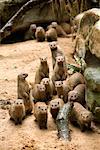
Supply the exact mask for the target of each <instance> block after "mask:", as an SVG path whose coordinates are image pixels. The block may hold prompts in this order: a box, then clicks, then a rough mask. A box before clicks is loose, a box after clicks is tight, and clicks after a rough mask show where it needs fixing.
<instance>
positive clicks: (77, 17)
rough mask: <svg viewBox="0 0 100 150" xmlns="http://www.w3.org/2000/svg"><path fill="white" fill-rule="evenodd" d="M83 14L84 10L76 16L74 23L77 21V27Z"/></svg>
mask: <svg viewBox="0 0 100 150" xmlns="http://www.w3.org/2000/svg"><path fill="white" fill-rule="evenodd" d="M83 16H84V12H83V13H80V14H78V15H77V16H76V17H75V18H74V23H75V25H76V26H77V27H79V25H80V21H81V19H82V17H83Z"/></svg>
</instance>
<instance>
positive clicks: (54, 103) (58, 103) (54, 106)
mask: <svg viewBox="0 0 100 150" xmlns="http://www.w3.org/2000/svg"><path fill="white" fill-rule="evenodd" d="M63 105H64V102H63V100H62V99H60V98H56V99H53V100H51V101H50V104H49V106H50V113H51V115H52V117H53V119H56V117H57V115H58V112H59V110H60V109H61V108H62V107H63Z"/></svg>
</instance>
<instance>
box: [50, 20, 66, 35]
mask: <svg viewBox="0 0 100 150" xmlns="http://www.w3.org/2000/svg"><path fill="white" fill-rule="evenodd" d="M51 28H54V29H56V32H57V36H58V37H67V34H66V32H65V31H64V30H63V28H62V27H61V26H60V25H59V24H58V23H57V22H52V23H51V24H50V25H49V26H48V29H51Z"/></svg>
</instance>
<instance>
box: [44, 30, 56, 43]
mask: <svg viewBox="0 0 100 150" xmlns="http://www.w3.org/2000/svg"><path fill="white" fill-rule="evenodd" d="M46 40H47V41H48V42H52V41H57V32H56V30H55V29H54V28H50V29H49V30H48V31H46Z"/></svg>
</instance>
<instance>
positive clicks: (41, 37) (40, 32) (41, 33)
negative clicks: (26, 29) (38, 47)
mask: <svg viewBox="0 0 100 150" xmlns="http://www.w3.org/2000/svg"><path fill="white" fill-rule="evenodd" d="M35 37H36V40H37V41H38V42H43V41H45V30H44V29H43V27H41V26H39V27H37V28H36V32H35Z"/></svg>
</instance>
